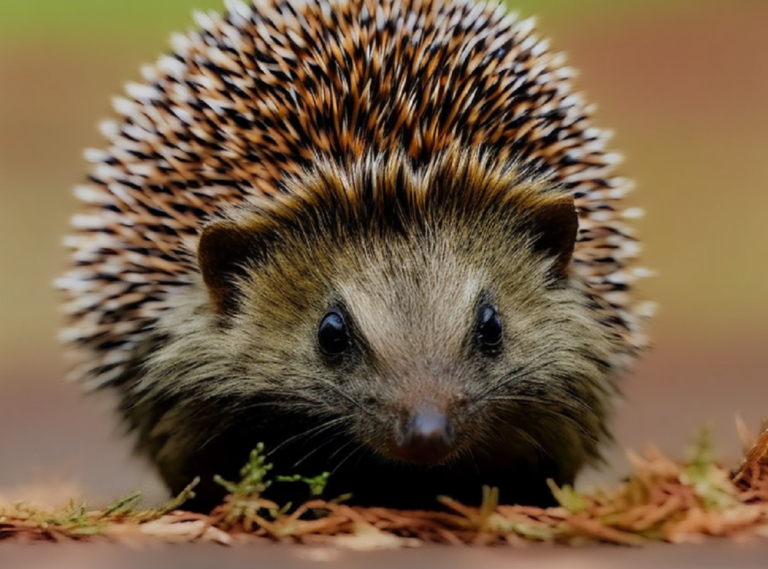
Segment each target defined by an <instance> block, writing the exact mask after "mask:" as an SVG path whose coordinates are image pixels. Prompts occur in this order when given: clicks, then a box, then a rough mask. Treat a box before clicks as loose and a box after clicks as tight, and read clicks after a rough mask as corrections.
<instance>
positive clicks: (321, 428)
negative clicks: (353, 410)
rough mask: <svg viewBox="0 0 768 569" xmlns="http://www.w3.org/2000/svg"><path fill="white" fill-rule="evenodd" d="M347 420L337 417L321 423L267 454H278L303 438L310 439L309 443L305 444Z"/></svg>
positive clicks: (289, 439) (285, 441)
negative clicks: (285, 447)
mask: <svg viewBox="0 0 768 569" xmlns="http://www.w3.org/2000/svg"><path fill="white" fill-rule="evenodd" d="M346 420H347V417H336V418H335V419H330V420H328V421H326V422H325V423H321V424H319V425H317V426H315V427H312V428H311V429H307V430H306V431H304V432H301V433H299V434H297V435H293V436H292V437H288V438H287V439H285V440H284V441H283V442H281V443H280V444H279V445H277V446H276V447H273V448H271V449H269V451H268V453H267V456H270V455H272V454H274V453H276V452H277V451H278V450H280V449H281V448H283V447H284V446H286V445H288V444H290V443H292V442H294V441H296V440H297V439H300V438H302V437H309V438H308V439H307V441H305V442H309V440H311V439H313V438H315V437H317V436H318V435H320V434H322V433H324V432H326V431H327V430H328V429H331V428H333V427H335V426H336V425H338V424H340V423H343V422H344V421H346Z"/></svg>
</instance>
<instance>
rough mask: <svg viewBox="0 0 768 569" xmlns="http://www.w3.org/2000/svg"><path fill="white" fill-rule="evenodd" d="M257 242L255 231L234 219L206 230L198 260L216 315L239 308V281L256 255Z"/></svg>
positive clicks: (215, 223) (208, 227)
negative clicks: (247, 264) (249, 261)
mask: <svg viewBox="0 0 768 569" xmlns="http://www.w3.org/2000/svg"><path fill="white" fill-rule="evenodd" d="M255 243H256V239H255V235H254V231H253V230H252V229H251V228H249V227H247V226H245V225H241V224H238V223H236V222H234V221H216V222H213V223H211V224H209V225H207V226H206V227H205V228H204V229H203V232H202V234H201V235H200V244H199V245H198V249H197V261H198V264H199V266H200V272H201V273H202V275H203V281H204V282H205V285H206V286H207V287H208V294H209V295H210V297H211V302H212V304H213V307H214V310H215V311H216V313H217V314H231V313H232V312H234V310H235V309H236V307H237V286H236V281H237V278H238V277H239V276H242V275H244V274H245V266H246V262H247V261H248V260H250V259H252V258H253V257H254V255H255V254H256V244H255Z"/></svg>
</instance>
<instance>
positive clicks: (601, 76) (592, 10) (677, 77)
mask: <svg viewBox="0 0 768 569" xmlns="http://www.w3.org/2000/svg"><path fill="white" fill-rule="evenodd" d="M510 3H512V4H514V7H516V8H519V9H520V10H521V11H522V12H523V13H525V14H531V13H536V14H537V15H538V16H539V30H540V32H541V33H542V34H544V35H547V36H549V37H551V38H552V39H553V40H554V45H555V47H556V48H557V49H562V50H565V51H566V52H567V53H568V54H569V60H570V63H571V64H572V65H574V66H575V67H577V68H579V69H580V70H581V76H580V78H579V86H580V87H581V88H582V89H583V90H585V91H586V93H587V95H588V98H589V99H590V100H591V101H594V102H597V103H598V104H599V106H600V109H599V112H598V115H597V122H598V124H599V125H601V126H605V127H609V128H612V129H614V130H615V131H616V138H615V141H614V143H613V146H614V147H615V148H617V149H620V150H622V151H623V152H624V153H625V154H626V156H627V161H626V163H625V165H624V166H622V173H623V174H625V175H627V176H629V177H632V178H635V179H636V180H637V182H638V191H637V192H636V193H635V194H633V196H632V198H631V200H632V204H633V205H639V206H643V207H645V208H646V209H647V217H646V219H645V220H643V221H641V222H639V223H638V226H639V229H640V231H641V235H642V238H643V240H644V242H645V243H646V245H647V247H646V253H645V255H644V264H645V265H646V266H649V267H652V268H654V269H656V270H658V271H659V276H658V277H657V278H655V279H653V280H652V281H648V282H647V283H646V284H644V286H643V290H642V294H643V296H645V297H647V298H650V299H653V300H658V301H659V303H660V305H661V311H660V314H659V316H658V318H657V319H656V320H655V321H654V323H653V325H652V334H653V336H654V338H655V341H656V347H655V349H654V350H653V351H652V352H650V353H649V354H648V355H647V356H646V357H645V359H644V360H643V361H642V362H641V363H640V365H639V366H638V369H637V373H636V374H635V375H634V376H633V377H631V378H629V379H628V380H627V382H626V393H627V400H626V402H624V403H623V404H622V405H621V408H620V411H619V414H618V417H617V424H618V440H619V446H618V447H617V449H616V450H615V452H614V453H613V454H612V455H611V464H612V467H613V468H614V469H615V470H617V471H619V472H620V471H621V470H622V469H623V468H625V462H624V460H623V458H622V453H621V452H620V449H621V447H625V446H629V447H634V448H638V447H642V446H643V445H644V444H645V443H646V442H647V441H653V442H654V443H656V444H657V445H659V446H660V447H662V448H663V449H665V450H668V451H670V452H673V453H675V454H679V453H680V452H681V451H682V450H683V449H684V446H685V444H686V443H687V442H689V441H690V440H691V439H692V437H693V434H694V433H695V431H696V429H697V428H698V427H700V426H701V425H702V424H704V423H705V422H707V421H711V422H712V423H713V424H714V426H715V429H716V431H715V432H716V440H717V442H718V445H719V448H720V450H721V453H722V454H723V455H724V456H730V457H734V456H736V454H737V453H738V451H739V442H738V438H737V436H736V433H735V429H734V421H733V419H734V416H735V415H736V414H737V413H741V414H742V416H743V417H744V418H745V420H747V422H748V423H749V424H750V425H751V426H753V427H754V428H757V426H758V423H759V420H760V419H761V418H762V416H764V415H765V416H768V382H767V381H766V379H767V377H766V363H768V356H767V355H766V352H767V351H768V342H767V341H766V340H767V339H768V295H766V294H765V288H766V282H768V231H767V229H766V228H767V227H768V223H767V216H768V33H766V28H765V24H766V23H767V22H768V2H765V1H764V0H720V1H715V0H712V1H702V0H674V1H667V2H664V1H661V0H658V1H657V0H651V1H648V0H633V1H629V0H627V1H622V2H617V1H615V0H614V1H610V0H585V1H583V2H573V1H569V0H539V1H538V2H537V1H535V0H523V1H520V2H516V1H514V0H510ZM219 6H220V2H219V1H218V0H109V1H105V0H24V1H21V0H0V192H1V194H0V195H1V196H2V201H0V237H1V238H0V494H2V493H4V492H13V490H12V489H13V488H17V489H18V487H21V486H27V485H30V484H38V483H47V482H51V481H66V482H73V483H75V484H77V485H79V486H80V487H82V488H84V489H85V490H84V493H85V494H86V495H88V496H92V497H94V498H97V499H106V498H112V497H114V496H116V495H117V494H119V493H121V492H125V491H127V490H130V489H133V488H135V487H142V488H145V489H147V490H148V492H149V494H150V495H151V496H157V495H158V487H157V485H156V482H155V480H154V478H153V476H152V475H151V474H149V473H148V472H147V471H146V470H144V469H143V467H142V465H141V464H140V463H139V462H137V461H134V460H132V459H130V458H129V454H130V453H129V445H128V443H127V442H126V441H124V440H123V439H122V438H121V437H120V436H119V435H118V431H117V428H116V424H115V423H114V422H113V420H112V418H111V415H110V413H109V409H108V407H109V405H108V402H105V401H104V400H103V399H100V398H93V397H91V398H88V399H84V398H83V397H82V396H81V394H80V392H79V390H78V388H77V386H74V385H68V384H65V383H64V382H63V379H62V376H63V369H64V366H63V362H62V359H61V357H60V351H59V349H58V346H57V342H56V331H57V326H58V325H59V316H58V313H57V296H56V294H55V293H54V292H53V290H52V287H51V281H52V279H53V278H54V277H55V276H56V274H57V273H58V271H60V270H61V269H62V267H63V266H64V263H65V252H64V251H63V249H62V248H61V247H60V240H61V236H62V235H63V234H64V233H65V232H66V231H67V223H68V218H69V216H70V215H71V214H72V213H73V212H74V211H75V208H76V204H75V202H74V199H73V198H72V197H71V191H70V190H71V187H72V186H74V185H75V184H77V183H79V182H80V181H81V180H82V179H83V176H84V173H85V164H84V161H83V159H82V149H83V148H85V147H88V146H95V147H98V146H99V145H101V144H102V141H101V139H100V136H99V134H98V132H97V128H96V127H97V124H98V122H99V121H100V120H101V119H102V118H105V117H106V116H108V115H109V114H110V104H109V103H110V97H111V96H112V95H114V94H118V93H119V92H120V91H121V86H122V83H123V82H125V81H127V80H135V79H138V68H139V65H140V64H141V63H144V62H147V61H151V60H153V59H154V58H155V57H156V56H157V54H158V53H159V52H160V51H162V50H164V49H165V47H166V38H167V37H168V34H169V32H170V31H173V30H176V29H183V28H185V27H186V26H188V25H190V22H191V19H190V18H189V13H190V11H191V9H192V8H194V7H204V8H213V7H219ZM608 475H610V474H608ZM604 476H606V475H604ZM22 493H23V491H22Z"/></svg>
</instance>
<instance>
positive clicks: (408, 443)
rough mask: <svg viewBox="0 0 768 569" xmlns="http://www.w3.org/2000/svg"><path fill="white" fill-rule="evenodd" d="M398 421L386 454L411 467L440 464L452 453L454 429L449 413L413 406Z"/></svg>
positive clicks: (454, 439) (427, 405)
mask: <svg viewBox="0 0 768 569" xmlns="http://www.w3.org/2000/svg"><path fill="white" fill-rule="evenodd" d="M403 419H404V420H401V421H398V425H397V426H396V427H395V429H396V432H395V436H394V437H393V438H394V441H393V442H394V444H393V445H392V447H391V450H390V452H391V453H392V454H393V455H394V456H395V457H397V458H399V459H401V460H405V461H406V462H412V463H415V464H440V463H442V462H443V461H444V460H445V459H446V458H447V457H448V456H449V455H450V454H451V453H452V452H453V450H454V449H455V443H456V429H455V426H454V422H453V421H452V420H451V418H450V415H449V413H447V412H446V411H445V410H443V409H440V408H439V407H438V406H437V405H434V404H430V403H426V404H421V405H418V406H416V407H415V408H414V409H413V410H412V411H411V412H409V413H407V414H405V415H404V417H403Z"/></svg>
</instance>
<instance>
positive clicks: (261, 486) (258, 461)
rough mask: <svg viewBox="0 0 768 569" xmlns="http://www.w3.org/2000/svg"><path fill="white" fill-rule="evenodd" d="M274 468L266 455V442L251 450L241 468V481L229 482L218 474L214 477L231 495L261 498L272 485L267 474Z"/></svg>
mask: <svg viewBox="0 0 768 569" xmlns="http://www.w3.org/2000/svg"><path fill="white" fill-rule="evenodd" d="M270 470H272V464H271V463H268V462H267V458H266V457H265V456H264V443H259V444H258V445H256V448H255V449H253V450H252V451H251V454H250V456H249V457H248V462H247V463H246V464H245V466H243V468H242V469H241V470H240V481H239V482H229V481H227V480H224V478H222V477H221V476H219V475H218V474H217V475H216V476H214V477H213V480H214V481H215V482H216V484H219V485H220V486H223V487H224V489H225V490H226V491H227V492H228V493H229V494H230V495H231V496H237V497H239V498H253V499H256V498H260V497H261V495H262V494H263V493H264V491H265V490H266V489H267V488H269V487H270V486H271V485H272V481H271V480H267V474H268V473H269V471H270Z"/></svg>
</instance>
